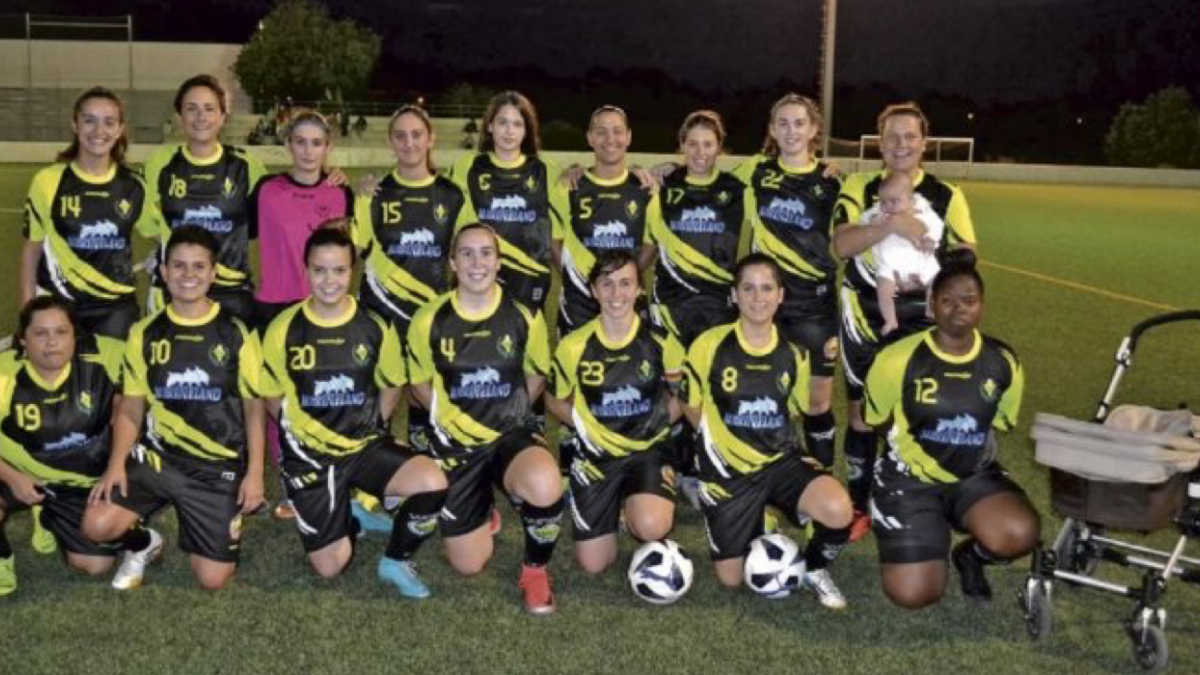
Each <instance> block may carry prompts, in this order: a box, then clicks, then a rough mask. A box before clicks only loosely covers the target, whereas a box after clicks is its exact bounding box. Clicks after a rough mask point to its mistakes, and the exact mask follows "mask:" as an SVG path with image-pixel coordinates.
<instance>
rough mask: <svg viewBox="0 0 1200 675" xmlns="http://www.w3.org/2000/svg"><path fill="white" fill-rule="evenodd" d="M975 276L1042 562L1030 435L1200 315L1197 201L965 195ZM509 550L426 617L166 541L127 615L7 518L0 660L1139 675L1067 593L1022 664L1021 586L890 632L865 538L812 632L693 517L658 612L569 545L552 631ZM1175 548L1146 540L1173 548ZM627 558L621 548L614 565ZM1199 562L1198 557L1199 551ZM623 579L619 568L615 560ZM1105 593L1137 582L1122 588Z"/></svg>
mask: <svg viewBox="0 0 1200 675" xmlns="http://www.w3.org/2000/svg"><path fill="white" fill-rule="evenodd" d="M32 172H33V169H32V168H31V167H26V166H20V167H18V166H0V209H2V210H0V243H2V244H3V245H2V246H0V250H4V251H7V253H6V255H7V256H8V257H9V265H10V267H9V269H10V270H11V271H10V273H9V274H7V275H4V276H3V278H0V298H2V299H0V332H5V333H6V332H8V331H10V330H11V329H12V325H13V317H14V314H15V311H14V309H15V308H14V307H13V305H14V304H15V275H16V272H15V270H16V264H17V256H18V250H19V245H20V234H19V224H20V214H19V213H18V212H17V211H16V210H17V208H18V207H19V206H20V205H21V203H22V201H23V199H24V193H25V190H26V188H27V185H28V181H29V178H30V176H31V174H32ZM964 188H965V191H966V194H967V196H968V199H969V201H970V203H971V206H972V209H973V214H974V217H975V222H976V226H977V228H978V234H979V239H980V250H981V255H982V258H983V261H984V263H985V265H984V267H983V272H984V274H985V277H986V280H987V284H988V288H987V299H988V305H987V319H986V321H985V329H986V330H987V331H988V332H990V333H992V334H994V335H996V336H998V337H1001V338H1003V339H1005V340H1006V341H1008V342H1009V343H1010V344H1012V345H1013V346H1014V347H1015V348H1016V349H1017V351H1018V352H1019V353H1020V355H1021V356H1022V358H1023V360H1024V363H1025V368H1026V375H1027V379H1028V386H1027V389H1026V392H1027V393H1026V399H1025V405H1024V409H1023V419H1022V425H1021V428H1020V429H1019V430H1017V431H1016V432H1015V433H1012V434H1010V435H1009V436H1008V437H1007V438H1005V439H1003V441H1002V448H1003V450H1002V452H1003V457H1004V461H1005V464H1006V465H1007V466H1008V467H1009V468H1010V470H1011V471H1012V472H1013V473H1014V474H1015V475H1016V477H1017V478H1018V480H1019V481H1020V482H1021V483H1022V484H1023V485H1024V486H1025V487H1026V489H1027V490H1028V492H1029V494H1030V496H1031V497H1032V498H1033V500H1034V503H1035V504H1036V505H1037V506H1038V508H1039V509H1040V510H1041V511H1042V513H1043V516H1044V529H1045V532H1044V536H1045V537H1047V538H1052V537H1053V536H1054V534H1055V533H1056V532H1057V528H1058V524H1059V519H1058V518H1057V517H1056V516H1054V515H1053V514H1052V513H1051V511H1050V508H1049V494H1048V487H1047V474H1046V472H1045V470H1044V469H1042V468H1041V467H1039V466H1037V465H1036V464H1034V462H1033V444H1032V442H1031V441H1030V440H1029V438H1028V431H1029V426H1030V425H1031V423H1032V420H1033V416H1034V413H1035V412H1038V411H1049V412H1055V413H1060V414H1065V415H1068V416H1072V417H1087V416H1090V415H1091V414H1092V412H1093V411H1094V409H1095V404H1096V402H1097V400H1098V398H1099V397H1100V395H1101V394H1102V389H1103V387H1104V385H1105V384H1106V383H1107V380H1108V376H1109V372H1110V370H1111V366H1112V360H1111V357H1112V353H1113V350H1114V349H1115V348H1116V345H1117V343H1118V342H1119V340H1120V338H1121V336H1123V335H1124V334H1125V333H1126V332H1127V331H1128V329H1129V328H1130V327H1131V326H1132V325H1133V324H1134V323H1136V322H1137V321H1140V320H1141V319H1143V318H1146V317H1148V316H1151V315H1153V314H1156V313H1159V312H1162V311H1164V310H1165V308H1195V307H1198V306H1200V285H1198V284H1197V283H1196V281H1195V278H1194V274H1195V271H1196V269H1197V265H1196V261H1197V260H1200V200H1198V199H1197V193H1196V192H1195V191H1184V190H1165V189H1122V188H1107V187H1087V188H1084V187H1063V186H1033V185H1000V184H986V183H971V184H967V185H965V186H964ZM1138 357H1139V358H1138V362H1137V364H1136V366H1135V367H1134V369H1133V371H1132V372H1131V374H1130V376H1129V378H1128V379H1127V382H1126V386H1125V387H1124V389H1123V395H1122V397H1121V398H1122V399H1124V400H1129V401H1135V402H1138V403H1147V404H1155V405H1159V406H1165V407H1173V406H1175V405H1176V404H1178V403H1179V402H1181V401H1189V400H1190V402H1191V403H1192V406H1193V408H1197V407H1200V385H1198V384H1197V383H1198V382H1200V326H1195V325H1192V326H1186V327H1184V326H1181V327H1179V328H1178V329H1176V330H1172V331H1170V332H1169V333H1164V334H1162V335H1158V334H1150V336H1149V337H1147V338H1146V339H1145V340H1144V341H1143V343H1142V346H1141V349H1140V350H1139V353H1138ZM505 515H506V526H505V530H504V531H503V532H502V534H501V536H500V539H499V541H498V546H497V551H496V556H495V559H494V561H493V563H492V565H491V567H490V568H489V569H488V570H487V571H486V572H485V573H484V574H483V575H481V576H480V577H478V578H472V579H462V578H458V577H457V576H455V575H454V574H452V573H451V572H450V570H449V568H448V567H447V566H446V564H445V563H444V562H443V561H442V560H441V558H440V555H439V552H438V547H437V546H436V545H432V546H428V547H426V548H425V550H423V551H422V552H421V554H420V556H419V557H418V561H419V562H420V564H421V566H422V572H423V574H424V575H425V576H426V578H427V580H428V581H430V583H431V585H432V586H433V588H434V590H435V594H436V596H435V598H434V599H432V600H430V601H427V602H423V603H414V602H410V601H405V600H403V599H400V598H398V597H396V596H395V594H394V592H391V591H389V590H388V589H387V588H385V587H384V586H382V585H380V584H379V583H378V582H377V581H376V580H375V578H374V562H375V560H376V559H377V558H378V556H379V555H380V554H381V553H382V549H383V541H382V540H381V539H380V538H378V537H376V538H371V539H368V540H365V542H364V545H363V546H362V547H361V549H360V554H361V557H360V558H359V560H358V561H357V563H356V564H355V565H354V566H353V567H352V568H351V569H350V570H349V571H348V572H347V573H346V574H345V575H344V576H343V577H342V578H341V579H339V580H337V581H335V582H332V583H324V582H321V581H319V580H318V579H317V578H316V577H315V575H314V574H312V573H311V572H310V571H309V569H308V567H307V564H306V562H305V560H304V556H303V554H302V552H301V549H300V546H299V541H298V539H297V537H296V535H295V534H294V532H293V526H292V525H291V524H280V523H274V522H272V521H271V520H270V519H268V518H257V519H253V522H251V523H250V524H249V527H248V535H247V545H246V548H245V552H244V557H243V563H242V567H241V570H240V571H239V574H238V578H237V581H236V582H235V587H234V588H233V589H231V590H229V591H226V592H222V593H218V594H209V593H203V592H200V591H198V590H195V589H194V588H193V584H192V581H191V578H190V572H189V570H188V566H187V562H186V558H185V556H184V555H182V554H181V553H180V552H179V551H178V550H177V549H175V548H173V546H174V543H173V539H174V525H173V523H174V518H173V516H168V517H167V518H165V519H164V520H165V522H163V523H162V525H163V526H164V528H165V530H166V531H167V533H168V534H167V536H168V543H169V548H168V556H167V559H166V561H165V563H164V565H162V566H161V567H157V568H154V569H152V571H151V573H150V575H149V576H148V579H147V586H146V587H145V588H143V589H141V590H138V591H136V592H133V593H129V594H122V595H119V594H117V593H116V592H114V591H112V590H110V589H109V588H108V586H107V583H106V582H105V581H102V580H89V579H84V578H81V577H78V576H76V575H74V574H71V573H69V572H68V571H66V569H65V568H64V566H63V565H61V564H60V562H59V561H58V560H57V559H56V558H54V557H47V558H41V557H38V556H36V555H35V554H33V553H32V552H31V550H30V549H29V548H28V545H27V540H28V534H29V521H28V517H27V516H25V515H18V516H16V517H14V518H13V519H12V520H11V521H10V522H9V525H8V532H9V536H10V538H11V539H12V541H13V542H14V547H15V548H16V549H17V565H18V569H19V574H20V583H21V588H20V590H19V591H18V593H17V594H16V595H14V596H11V597H9V598H6V599H4V600H0V654H2V655H3V657H2V658H3V659H4V661H5V663H6V669H7V670H8V672H12V673H17V674H20V675H24V674H27V673H29V674H33V673H60V672H61V673H68V672H79V671H80V669H81V668H86V669H87V670H89V671H95V672H110V673H112V672H120V673H143V672H178V673H254V674H260V673H261V674H267V673H307V672H321V673H343V672H344V673H377V672H378V673H382V672H389V673H410V672H411V673H432V672H456V673H464V674H465V673H641V672H654V673H670V672H677V673H697V672H733V673H763V674H765V673H788V672H806V673H821V674H823V675H842V674H850V673H909V672H915V673H926V672H959V673H989V674H990V673H997V674H998V673H1022V674H1025V673H1049V672H1057V673H1130V672H1136V671H1137V666H1136V665H1135V664H1134V662H1133V661H1132V659H1131V651H1130V643H1129V641H1128V639H1127V638H1126V637H1125V635H1124V632H1123V629H1122V625H1121V621H1122V620H1123V619H1124V618H1125V617H1126V615H1127V614H1128V613H1129V611H1130V610H1131V609H1132V606H1133V605H1132V603H1131V602H1130V601H1128V600H1125V599H1123V598H1119V597H1117V596H1114V595H1109V594H1100V593H1097V592H1092V591H1082V590H1071V589H1068V588H1065V587H1063V586H1062V585H1059V586H1058V587H1057V588H1056V593H1055V595H1054V603H1053V616H1054V630H1053V632H1052V634H1051V635H1050V637H1049V639H1048V640H1046V641H1045V642H1043V643H1038V644H1034V643H1031V642H1030V641H1029V639H1028V638H1027V637H1026V635H1025V630H1024V626H1023V623H1022V618H1021V614H1020V612H1019V611H1018V609H1017V604H1016V602H1015V593H1016V589H1017V588H1018V586H1019V585H1020V584H1021V583H1022V581H1023V580H1024V578H1025V574H1026V571H1027V569H1028V562H1027V561H1021V562H1019V563H1017V564H1015V565H1013V566H1011V567H1007V568H993V571H992V572H991V578H992V581H993V586H994V588H995V591H996V595H997V599H996V601H995V602H994V603H992V605H991V606H987V607H982V608H981V607H978V606H976V605H974V604H971V603H969V602H967V601H965V600H964V599H963V598H962V597H961V595H960V593H959V592H958V588H957V577H952V578H951V581H950V583H951V588H950V590H949V591H948V592H947V596H946V598H945V600H944V601H943V602H942V603H941V604H940V605H938V606H936V607H934V608H932V609H929V610H926V611H922V612H915V613H914V612H906V611H902V610H899V609H895V608H893V607H892V606H890V605H889V604H888V603H887V601H886V600H885V599H884V597H883V595H882V593H881V591H880V589H879V583H878V577H877V574H878V572H877V564H876V557H875V546H874V542H873V540H872V538H870V537H868V538H867V539H866V540H865V541H864V542H862V543H860V544H858V545H855V546H852V547H850V548H849V549H847V551H846V552H845V553H844V555H843V556H842V558H841V559H840V560H839V561H838V563H837V565H836V566H835V567H834V576H835V578H836V579H837V580H838V582H839V584H840V585H841V586H842V589H843V590H844V591H845V593H846V595H847V598H848V600H849V603H850V607H849V608H848V610H847V611H845V612H841V613H832V612H829V611H827V610H824V609H822V608H821V607H820V606H819V605H817V603H816V602H815V601H814V600H813V598H812V597H811V596H808V595H807V594H801V595H798V596H794V597H792V598H790V599H787V600H781V601H768V600H763V599H760V598H758V597H754V596H753V595H752V594H750V593H749V592H748V591H742V592H737V593H732V592H727V591H724V590H722V589H720V588H718V586H717V583H716V579H715V577H714V575H713V573H712V570H711V566H710V565H709V564H708V563H707V557H706V553H705V550H706V546H705V541H704V533H703V527H702V524H701V519H700V517H699V515H698V514H697V513H696V512H694V511H692V510H690V509H689V508H688V507H687V506H686V505H681V507H680V510H679V512H678V524H677V528H676V530H675V532H674V534H673V535H672V536H673V538H674V539H676V540H677V541H679V542H680V544H681V545H683V546H684V548H686V549H687V550H688V551H690V552H691V553H692V554H693V556H694V557H695V558H696V562H697V573H696V580H695V584H694V586H693V589H692V591H691V593H690V594H689V595H688V596H687V597H686V598H684V599H683V600H682V601H680V602H679V603H678V604H677V605H674V606H671V607H666V608H657V607H652V606H650V605H647V604H645V603H642V602H641V601H639V600H638V599H636V598H635V597H634V596H633V595H632V594H631V593H630V592H629V591H628V590H627V587H626V584H625V580H624V574H623V569H618V570H613V571H612V572H610V573H609V574H607V575H606V576H604V577H602V578H592V577H588V576H585V575H584V574H582V573H580V572H578V571H576V570H575V568H574V567H573V565H572V563H571V560H570V538H569V536H565V537H564V540H563V544H564V545H562V546H560V549H559V555H558V556H557V557H556V560H555V562H554V564H553V567H552V573H553V574H554V576H555V579H556V589H557V592H558V600H559V612H558V613H557V614H556V615H555V616H553V617H550V618H531V617H528V616H525V615H523V614H522V613H521V611H520V607H519V596H518V592H517V590H516V588H515V578H516V574H517V568H518V564H519V558H520V548H521V542H520V537H519V532H518V531H517V529H516V528H514V527H513V524H514V523H516V522H517V521H516V519H515V518H514V517H513V515H512V514H511V513H507V512H506V514H505ZM1170 540H1171V536H1170V533H1160V534H1159V535H1157V536H1155V537H1153V538H1151V539H1150V541H1151V542H1153V543H1154V544H1155V545H1157V546H1159V547H1162V546H1164V545H1165V544H1166V543H1167V542H1169V541H1170ZM633 548H634V546H633V543H632V542H631V541H630V540H628V539H626V540H625V541H624V542H623V544H622V551H623V553H624V554H625V556H628V554H629V553H630V552H631V551H632V549H633ZM1191 553H1192V555H1193V556H1196V555H1198V554H1200V548H1198V547H1197V546H1195V545H1193V546H1192V548H1191ZM625 559H626V560H627V557H626V558H625ZM1114 576H1115V578H1117V579H1120V580H1125V581H1129V580H1131V579H1132V578H1133V577H1132V576H1130V575H1129V574H1128V573H1121V572H1120V571H1118V573H1116V574H1115V575H1114ZM1166 605H1167V607H1168V608H1169V610H1170V618H1169V621H1168V628H1167V635H1168V638H1169V640H1170V646H1171V661H1172V666H1171V672H1174V673H1196V672H1200V637H1198V635H1200V590H1197V589H1196V588H1195V587H1186V586H1184V585H1183V584H1178V583H1176V584H1172V585H1171V586H1170V588H1169V591H1168V594H1167V602H1166Z"/></svg>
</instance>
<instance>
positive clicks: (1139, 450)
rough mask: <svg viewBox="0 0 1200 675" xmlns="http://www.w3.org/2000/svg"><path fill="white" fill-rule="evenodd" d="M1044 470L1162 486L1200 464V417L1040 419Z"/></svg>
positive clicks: (1128, 409) (1142, 413) (1180, 413)
mask: <svg viewBox="0 0 1200 675" xmlns="http://www.w3.org/2000/svg"><path fill="white" fill-rule="evenodd" d="M1032 436H1033V438H1034V440H1036V441H1037V450H1036V455H1035V459H1036V460H1037V462H1038V463H1039V464H1043V465H1045V466H1048V467H1052V468H1055V469H1060V470H1062V471H1066V472H1069V473H1072V474H1074V475H1076V476H1080V477H1082V478H1086V479H1089V480H1097V481H1107V482H1115V483H1162V482H1164V481H1166V480H1168V479H1170V478H1171V477H1172V476H1174V475H1176V474H1178V473H1181V472H1190V471H1193V470H1195V468H1196V465H1197V464H1198V463H1200V417H1197V416H1195V415H1193V414H1192V413H1191V412H1190V411H1187V410H1169V411H1163V410H1155V409H1153V408H1148V407H1145V406H1135V405H1121V406H1117V407H1116V408H1115V409H1114V410H1113V411H1112V413H1110V414H1109V416H1108V419H1107V420H1105V423H1104V424H1103V425H1100V424H1095V423H1092V422H1080V421H1078V420H1072V419H1068V418H1066V417H1060V416H1058V415H1050V414H1047V413H1038V414H1037V416H1036V417H1035V418H1034V423H1033V431H1032Z"/></svg>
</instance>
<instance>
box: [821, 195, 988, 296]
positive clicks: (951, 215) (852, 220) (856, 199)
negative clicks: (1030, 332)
mask: <svg viewBox="0 0 1200 675" xmlns="http://www.w3.org/2000/svg"><path fill="white" fill-rule="evenodd" d="M887 173H888V172H887V171H875V172H872V173H855V174H851V175H849V176H847V177H846V180H845V182H844V183H842V192H841V194H840V195H838V200H837V211H836V213H835V215H834V220H835V222H837V223H845V224H846V225H845V226H846V227H854V226H861V225H865V223H863V222H862V214H863V212H865V211H866V210H867V209H869V208H871V207H872V206H874V205H875V203H876V202H878V201H879V185H880V183H882V182H883V179H884V177H885V176H887ZM913 192H915V193H916V194H919V195H921V196H922V197H924V198H925V199H926V200H928V201H929V205H930V207H932V208H933V212H934V213H936V214H937V217H938V218H941V219H942V222H944V223H945V225H946V227H945V229H943V230H942V240H941V241H939V242H938V248H939V249H946V248H948V247H954V246H957V245H959V244H974V243H975V224H974V223H973V222H972V221H971V211H970V209H968V208H967V200H966V198H965V197H963V194H962V190H960V189H959V188H958V186H957V185H953V184H951V183H947V182H945V181H942V180H940V179H938V178H937V177H936V176H934V175H933V174H929V173H925V172H924V171H920V172H918V173H917V175H916V177H915V178H914V179H913ZM871 251H872V249H867V250H866V251H863V252H862V254H860V255H858V256H856V257H855V258H854V260H853V261H852V262H849V263H847V264H846V271H845V279H844V283H845V284H846V285H847V286H849V287H850V289H851V290H853V291H855V292H856V293H869V294H872V295H873V294H874V293H875V272H876V265H875V260H874V258H873V256H872V253H871Z"/></svg>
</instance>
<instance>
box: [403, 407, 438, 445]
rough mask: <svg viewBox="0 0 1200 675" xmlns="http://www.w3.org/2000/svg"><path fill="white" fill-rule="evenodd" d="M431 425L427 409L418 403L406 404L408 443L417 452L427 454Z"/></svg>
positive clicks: (431, 430) (431, 431) (430, 440)
mask: <svg viewBox="0 0 1200 675" xmlns="http://www.w3.org/2000/svg"><path fill="white" fill-rule="evenodd" d="M432 433H433V427H432V426H430V423H429V411H428V410H426V409H425V408H422V407H421V406H419V405H413V404H411V403H410V404H409V406H408V444H409V445H410V446H412V448H413V449H414V450H416V451H417V452H419V453H421V454H423V455H427V454H429V452H430V443H432V439H431V438H430V434H432Z"/></svg>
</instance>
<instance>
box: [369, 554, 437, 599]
mask: <svg viewBox="0 0 1200 675" xmlns="http://www.w3.org/2000/svg"><path fill="white" fill-rule="evenodd" d="M379 580H380V581H382V582H384V583H387V584H391V585H393V586H395V587H396V588H397V589H399V591H400V595H403V596H404V597H406V598H413V599H415V600H420V599H422V598H428V597H429V596H430V595H432V593H431V592H430V590H429V587H428V586H426V585H425V582H424V581H422V580H421V577H420V576H419V575H418V574H417V568H416V566H415V565H414V564H413V562H412V561H411V560H395V559H392V558H388V557H386V556H385V557H383V558H380V559H379Z"/></svg>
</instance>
